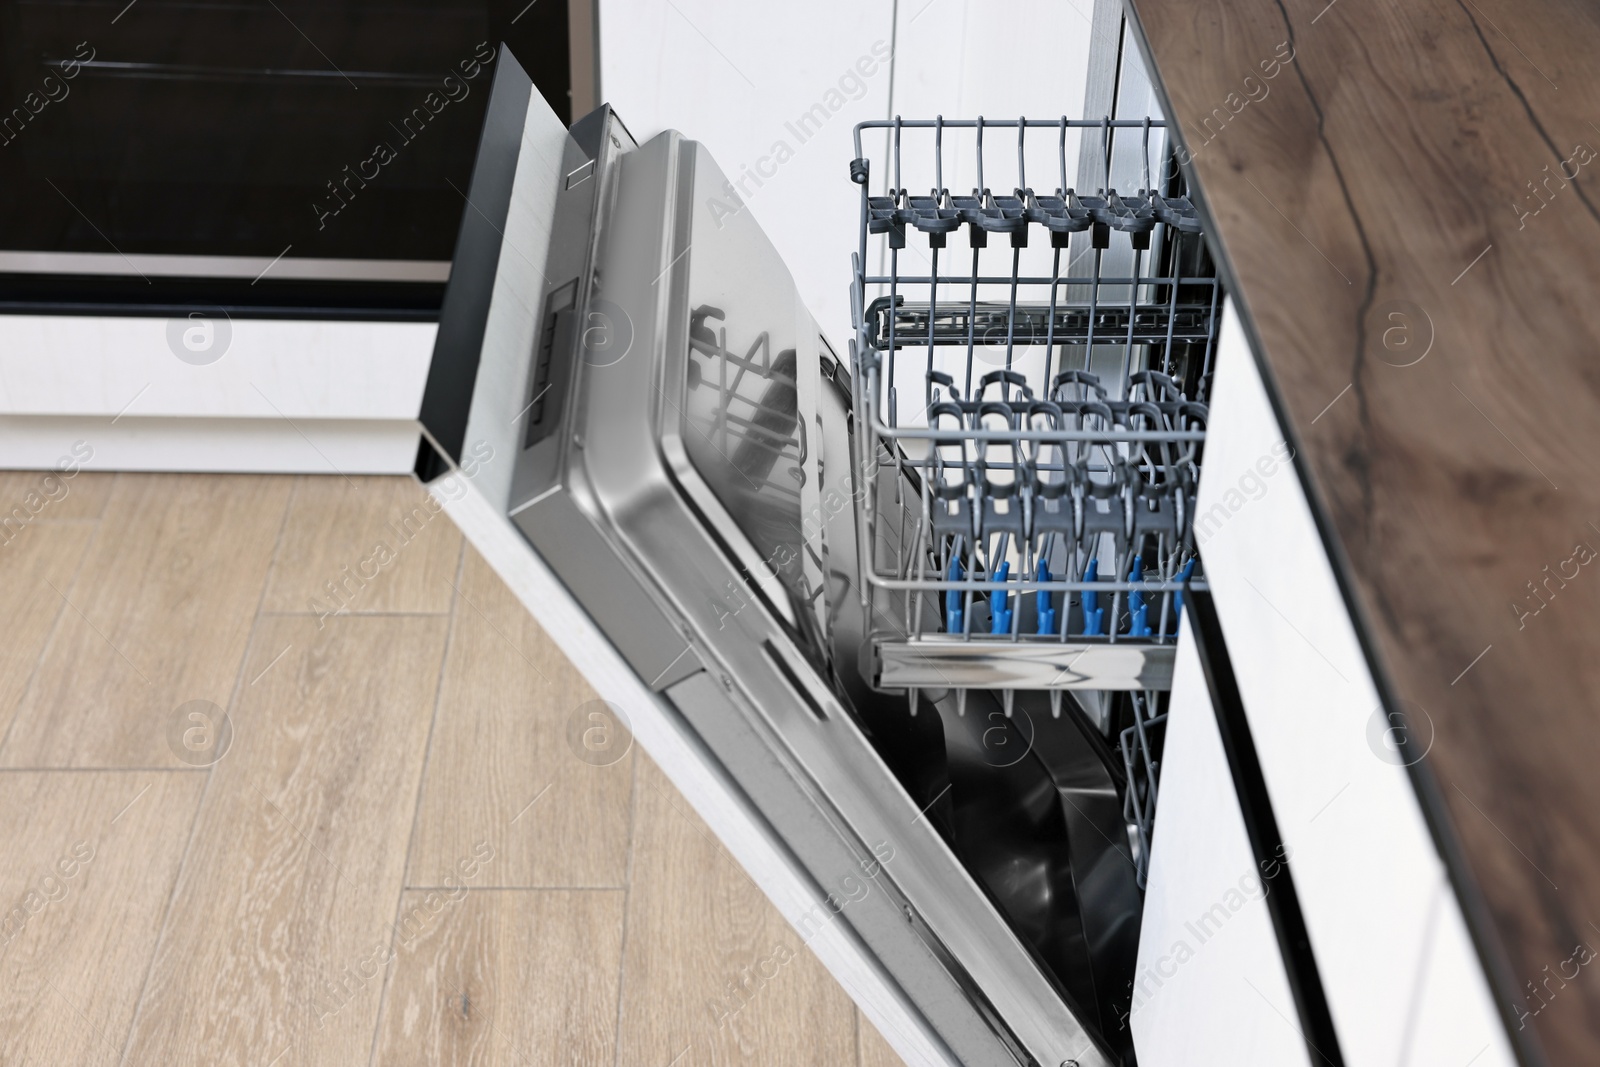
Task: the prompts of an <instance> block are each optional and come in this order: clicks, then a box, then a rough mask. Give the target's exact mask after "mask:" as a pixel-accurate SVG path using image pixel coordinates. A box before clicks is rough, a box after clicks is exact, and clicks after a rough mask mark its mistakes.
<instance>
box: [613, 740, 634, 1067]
mask: <svg viewBox="0 0 1600 1067" xmlns="http://www.w3.org/2000/svg"><path fill="white" fill-rule="evenodd" d="M629 755H630V756H631V757H632V760H633V762H632V763H631V764H630V766H629V770H628V778H629V784H628V869H627V872H626V874H625V875H624V885H625V888H624V889H623V893H622V941H621V947H620V948H619V949H618V950H617V1023H616V1026H615V1027H614V1028H613V1034H612V1040H611V1064H612V1067H620V1065H621V1063H622V998H623V997H624V996H625V995H626V993H627V990H626V988H625V984H626V982H627V974H628V970H627V966H626V964H627V960H628V913H629V912H630V911H632V910H633V860H634V852H635V847H636V844H637V843H636V842H635V841H634V833H635V832H636V831H637V830H638V828H639V819H638V812H639V746H638V744H637V739H635V743H634V744H633V745H632V751H631V752H630V753H629Z"/></svg>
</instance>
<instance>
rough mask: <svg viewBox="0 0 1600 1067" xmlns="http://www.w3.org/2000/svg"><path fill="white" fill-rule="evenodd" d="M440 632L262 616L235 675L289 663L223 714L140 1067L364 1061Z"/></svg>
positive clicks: (381, 620)
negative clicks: (222, 746)
mask: <svg viewBox="0 0 1600 1067" xmlns="http://www.w3.org/2000/svg"><path fill="white" fill-rule="evenodd" d="M445 629H446V620H445V619H442V618H428V617H417V616H408V617H398V618H397V617H377V618H373V617H362V616H346V617H344V618H340V619H331V620H328V621H327V623H326V624H325V625H324V626H323V628H322V629H320V630H319V629H318V627H317V622H316V620H314V619H311V618H307V617H276V618H268V619H266V620H265V621H264V622H263V624H262V626H261V627H260V632H259V633H258V634H257V640H256V641H255V642H254V644H255V648H254V649H253V653H252V656H251V660H250V663H249V665H248V666H247V667H246V668H245V670H246V673H252V672H255V671H263V670H264V669H265V668H266V667H267V664H268V662H269V661H270V660H271V659H272V658H273V657H274V656H275V655H276V654H277V652H278V650H279V649H281V648H283V647H284V646H286V645H288V646H290V651H289V653H288V655H286V656H284V657H283V659H282V660H281V661H280V662H278V663H277V664H276V665H275V666H273V667H272V668H271V669H270V670H266V671H265V674H264V675H263V676H261V677H260V678H259V680H258V681H256V682H255V684H253V685H247V686H246V687H245V689H244V692H243V693H242V695H241V696H240V699H239V702H238V704H237V705H236V706H235V707H234V709H233V710H232V711H231V712H230V715H231V717H232V720H233V732H234V738H233V742H232V745H231V747H230V748H229V749H228V751H227V752H226V753H225V754H224V755H223V756H222V758H221V759H220V760H219V761H218V762H217V763H216V765H215V767H214V768H213V770H212V780H211V786H210V788H209V789H208V790H207V792H206V796H205V799H204V801H202V803H201V809H200V815H199V817H198V822H197V825H196V827H195V840H194V844H193V846H192V852H193V856H192V858H191V861H190V862H189V863H188V864H187V865H186V866H185V868H184V872H183V877H182V878H181V880H180V881H179V884H178V888H177V890H176V892H175V894H174V896H173V902H172V913H173V917H174V918H173V921H171V922H169V923H168V924H167V928H166V933H165V935H164V936H163V938H162V941H161V943H160V945H159V947H158V948H157V950H156V957H155V963H154V965H153V966H152V968H151V973H150V980H149V983H148V988H147V990H146V993H145V1000H144V1006H143V1010H142V1011H141V1013H140V1015H139V1018H138V1020H137V1021H136V1023H135V1029H134V1033H133V1037H132V1039H131V1040H130V1042H129V1046H128V1047H129V1055H130V1057H131V1059H132V1061H133V1062H136V1063H138V1062H146V1061H156V1060H160V1061H163V1062H166V1063H184V1064H188V1063H192V1064H197V1065H198V1064H216V1063H233V1062H240V1063H242V1062H246V1061H247V1060H253V1059H255V1058H257V1057H264V1061H270V1060H271V1058H272V1057H273V1056H276V1055H278V1054H280V1053H281V1052H282V1051H283V1050H285V1049H288V1050H290V1053H291V1055H292V1057H293V1060H294V1062H296V1063H302V1064H329V1065H335V1064H349V1063H355V1062H359V1061H361V1060H362V1059H363V1058H365V1057H366V1056H368V1055H369V1053H370V1050H371V1045H372V1034H373V1029H374V1027H375V1025H376V1023H377V1017H378V1004H379V999H380V996H381V994H382V986H383V983H382V978H383V974H384V971H385V969H386V967H387V965H388V957H389V954H390V953H391V952H392V947H391V946H392V944H393V941H394V924H395V921H396V913H397V907H398V892H397V890H398V887H399V885H400V880H401V875H402V872H403V870H404V867H405V846H406V838H407V836H408V834H409V832H410V829H411V820H412V816H413V813H414V812H415V810H416V792H417V787H418V782H419V779H420V777H421V774H422V758H423V752H424V749H425V748H426V745H427V736H428V726H429V723H430V721H431V719H432V717H433V695H434V690H435V686H436V684H437V679H438V676H439V669H440V666H441V662H442V660H443V657H444V639H445ZM201 1005H217V1006H218V1007H217V1008H215V1009H207V1010H200V1006H201Z"/></svg>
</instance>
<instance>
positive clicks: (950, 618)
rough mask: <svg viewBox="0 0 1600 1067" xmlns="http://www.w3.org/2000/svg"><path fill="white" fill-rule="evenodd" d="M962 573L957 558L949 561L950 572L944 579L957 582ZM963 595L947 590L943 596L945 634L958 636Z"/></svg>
mask: <svg viewBox="0 0 1600 1067" xmlns="http://www.w3.org/2000/svg"><path fill="white" fill-rule="evenodd" d="M963 574H964V572H963V571H962V569H961V557H959V556H957V557H955V558H953V559H951V561H950V570H949V571H948V572H947V573H946V574H945V579H946V580H947V581H951V582H959V581H960V580H961V578H962V576H963ZM964 599H965V598H964V595H963V594H962V592H961V590H959V589H947V590H945V594H944V629H945V632H946V633H952V634H958V633H960V632H961V630H962V626H961V614H962V612H961V604H962V602H963V600H964Z"/></svg>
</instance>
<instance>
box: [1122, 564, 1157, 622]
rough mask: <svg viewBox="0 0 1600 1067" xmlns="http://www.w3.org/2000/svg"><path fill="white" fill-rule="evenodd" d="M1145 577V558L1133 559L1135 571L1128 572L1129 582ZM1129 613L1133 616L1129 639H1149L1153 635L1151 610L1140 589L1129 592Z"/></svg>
mask: <svg viewBox="0 0 1600 1067" xmlns="http://www.w3.org/2000/svg"><path fill="white" fill-rule="evenodd" d="M1142 577H1144V557H1142V556H1134V557H1133V569H1132V570H1130V571H1129V572H1128V581H1130V582H1137V581H1139V580H1140V579H1141V578H1142ZM1128 613H1129V614H1130V615H1132V616H1133V618H1132V621H1131V622H1130V623H1129V626H1128V636H1129V637H1149V636H1150V634H1151V632H1152V631H1151V629H1150V622H1149V615H1150V608H1149V606H1148V605H1146V604H1145V602H1144V593H1143V592H1142V591H1140V590H1138V589H1130V590H1128Z"/></svg>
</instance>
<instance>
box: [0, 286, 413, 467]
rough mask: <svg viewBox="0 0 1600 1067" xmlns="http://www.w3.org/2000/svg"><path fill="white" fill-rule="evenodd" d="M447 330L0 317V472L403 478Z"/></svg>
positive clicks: (319, 322)
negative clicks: (77, 460) (70, 460)
mask: <svg viewBox="0 0 1600 1067" xmlns="http://www.w3.org/2000/svg"><path fill="white" fill-rule="evenodd" d="M436 330H437V327H436V325H435V324H434V323H431V322H350V321H333V320H290V319H242V318H241V319H232V320H227V319H226V318H225V317H224V318H222V319H218V320H216V321H211V322H207V321H204V320H195V321H191V320H189V319H183V318H180V319H177V320H173V319H167V318H152V317H133V316H88V315H0V468H37V469H43V468H49V467H54V466H55V465H56V464H57V462H58V461H59V460H60V459H61V457H63V456H67V455H70V454H72V448H73V445H74V444H75V443H77V442H80V441H81V442H85V443H86V444H87V445H88V447H90V448H92V449H93V450H94V454H93V458H92V459H90V460H89V461H88V462H86V463H84V466H85V467H86V468H87V469H91V470H141V471H152V470H162V471H218V472H220V471H240V472H266V471H280V472H300V473H316V474H332V473H345V474H357V473H362V474H380V473H381V474H399V473H404V472H406V471H409V470H410V469H411V466H412V463H413V461H414V460H415V458H416V452H417V440H418V431H417V425H416V418H417V413H418V410H419V408H420V406H421V403H422V390H423V386H424V384H425V383H426V381H427V377H428V365H429V362H430V361H431V359H432V356H433V340H434V334H435V332H436ZM208 344H209V345H210V349H209V350H208V349H207V348H206V346H207V345H208Z"/></svg>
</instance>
